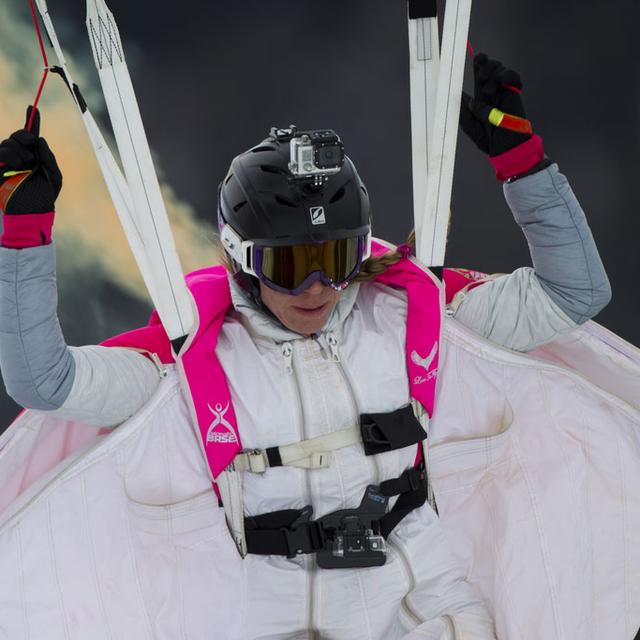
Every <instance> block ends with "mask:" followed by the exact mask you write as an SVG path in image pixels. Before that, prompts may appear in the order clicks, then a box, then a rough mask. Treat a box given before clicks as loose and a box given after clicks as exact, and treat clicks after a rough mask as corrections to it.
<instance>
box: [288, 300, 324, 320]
mask: <svg viewBox="0 0 640 640" xmlns="http://www.w3.org/2000/svg"><path fill="white" fill-rule="evenodd" d="M326 307H327V303H326V302H325V303H324V304H321V305H320V306H319V307H296V306H294V307H293V308H294V309H295V310H296V311H297V312H298V313H300V314H302V315H303V316H309V317H314V316H321V315H322V314H323V313H324V311H325V309H326Z"/></svg>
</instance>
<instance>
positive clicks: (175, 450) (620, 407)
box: [0, 320, 640, 640]
mask: <svg viewBox="0 0 640 640" xmlns="http://www.w3.org/2000/svg"><path fill="white" fill-rule="evenodd" d="M442 345H443V346H442V354H441V358H442V361H441V363H442V364H441V377H440V381H439V386H438V396H437V402H436V411H435V414H434V417H433V420H432V423H431V446H430V450H429V459H428V463H429V467H430V470H431V477H432V481H433V483H434V487H435V491H436V498H437V502H438V507H439V511H440V516H441V521H442V523H443V525H444V528H445V532H446V536H447V538H448V541H449V543H450V544H451V546H452V548H453V551H454V553H455V554H456V555H457V556H458V558H459V559H460V560H461V561H462V562H463V563H464V564H465V566H466V568H467V574H468V578H469V581H470V582H472V583H474V584H475V585H477V587H478V588H479V589H480V591H481V593H482V594H483V596H484V597H485V598H486V601H487V602H488V603H489V604H490V607H491V608H492V609H493V612H494V614H495V618H496V625H497V635H498V637H499V638H509V639H510V640H511V639H523V640H534V639H539V638H541V637H544V638H545V639H547V638H549V639H558V640H574V639H575V638H581V639H582V638H593V639H594V640H595V639H601V638H621V639H622V638H629V639H631V638H633V637H634V634H635V632H636V631H637V628H638V626H640V539H639V538H638V536H637V533H636V532H637V531H638V530H640V411H639V410H638V406H637V405H638V395H639V394H638V393H637V391H638V385H639V382H638V381H639V380H640V352H639V351H638V350H637V349H635V348H634V347H632V346H630V345H628V344H626V343H624V342H623V341H622V340H620V339H619V338H616V337H615V336H613V335H612V334H609V333H608V332H606V331H603V330H602V329H601V328H599V327H597V326H596V325H594V324H593V323H588V325H586V326H585V328H583V329H580V330H578V332H577V333H576V334H575V335H573V336H568V337H566V338H563V339H562V340H561V341H560V342H559V343H557V344H555V345H550V346H546V347H544V348H543V349H540V350H538V352H537V353H536V354H535V355H536V357H531V356H526V355H522V354H517V353H514V352H511V351H508V350H505V349H502V348H500V347H496V346H494V345H492V344H491V343H489V342H488V341H486V340H484V339H481V338H478V337H477V336H475V335H473V334H471V333H470V332H469V331H467V330H465V329H464V328H462V327H461V326H460V325H459V323H456V322H455V321H453V320H450V321H448V322H447V323H446V325H445V328H444V334H443V343H442ZM542 356H543V357H545V358H546V360H542V359H541V357H542ZM550 360H554V361H555V362H550ZM603 363H604V364H603ZM603 378H604V383H605V384H604V386H606V387H607V389H606V390H604V389H602V388H601V385H600V383H603ZM590 379H591V380H590ZM176 394H180V390H179V384H178V381H177V376H176V375H175V372H173V371H171V372H170V374H169V376H168V377H167V378H166V379H165V380H164V381H163V382H162V384H161V386H160V388H159V389H158V391H157V393H156V395H155V396H154V398H153V399H152V401H151V402H150V403H149V404H148V405H147V406H146V407H145V408H144V409H143V410H142V411H141V412H140V413H139V414H138V415H136V416H135V417H134V418H132V419H130V420H129V421H127V422H126V423H124V424H123V425H121V426H120V427H118V428H117V429H114V430H113V431H111V432H107V433H99V432H97V431H96V430H95V428H86V427H83V426H82V425H74V424H71V423H66V424H64V423H63V424H61V423H56V421H54V420H51V419H50V418H47V417H46V414H42V413H37V412H25V413H24V414H23V415H22V416H21V417H20V418H19V419H18V420H17V421H16V423H15V424H14V425H13V426H12V427H11V428H10V430H9V431H8V432H6V433H5V434H4V436H3V437H2V440H1V441H0V472H1V473H2V477H1V478H0V483H1V486H2V507H3V508H4V511H3V513H2V515H1V516H0V549H2V553H0V573H1V575H2V576H3V580H2V581H0V609H1V613H2V615H0V637H6V638H12V639H13V638H16V639H17V638H26V637H31V638H41V637H42V638H45V637H46V638H69V637H70V638H83V639H86V638H92V639H93V638H102V637H105V638H107V637H111V638H132V637H135V638H149V639H151V638H155V639H157V638H167V639H168V638H172V639H173V638H176V637H193V638H205V637H209V638H210V637H215V638H227V637H228V638H234V637H239V636H238V635H237V633H238V632H239V631H238V625H239V624H240V622H239V618H241V617H242V615H243V614H244V615H247V612H246V611H244V612H243V611H242V610H241V606H240V604H239V603H240V602H241V601H242V598H241V596H240V594H239V593H237V592H236V591H235V589H234V587H233V586H232V585H234V584H235V582H234V579H233V578H235V577H236V576H237V575H241V574H242V572H243V570H244V568H246V567H247V566H248V565H247V564H246V560H245V561H242V560H241V559H240V557H239V556H238V554H237V552H236V550H235V547H234V545H233V543H232V541H231V539H230V537H229V535H228V533H227V529H226V524H225V520H224V515H223V513H222V510H221V509H219V508H218V505H217V500H216V498H215V495H214V494H213V492H212V491H211V486H210V482H209V480H208V476H207V472H206V464H205V462H204V459H203V457H202V455H201V453H200V449H199V446H198V444H197V442H196V439H195V436H194V434H193V432H192V431H181V430H176V429H175V426H174V428H172V425H175V424H178V423H180V421H184V420H185V419H188V416H187V415H186V414H187V412H188V409H187V407H186V405H185V404H184V403H179V402H178V403H176V402H174V401H175V398H176ZM633 405H635V406H633ZM158 411H162V412H163V416H164V419H163V423H162V426H158V424H157V423H154V422H153V421H152V420H151V419H150V417H151V416H153V415H155V414H156V413H157V412H158ZM167 412H168V413H167ZM174 414H175V415H174ZM408 539H409V540H410V536H408ZM413 551H415V552H421V553H427V554H428V553H429V550H428V549H426V550H413ZM243 562H245V564H244V565H243V564H242V563H243ZM274 589H275V590H276V591H277V590H278V585H274ZM211 594H215V607H213V605H212V602H211ZM272 595H273V594H272ZM271 602H272V605H273V606H276V607H278V606H284V607H286V602H280V601H279V599H277V598H276V599H272V600H271ZM415 604H418V605H419V603H414V605H415ZM212 625H213V626H214V627H215V629H216V631H215V633H214V632H213V631H212ZM394 637H396V636H394ZM397 637H400V635H398V636H397Z"/></svg>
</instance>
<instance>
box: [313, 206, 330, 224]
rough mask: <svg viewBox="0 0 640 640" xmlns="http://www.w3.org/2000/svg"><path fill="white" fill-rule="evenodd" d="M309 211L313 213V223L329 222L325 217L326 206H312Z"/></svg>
mask: <svg viewBox="0 0 640 640" xmlns="http://www.w3.org/2000/svg"><path fill="white" fill-rule="evenodd" d="M309 213H310V214H311V224H327V220H326V218H325V217H324V207H311V208H310V209H309Z"/></svg>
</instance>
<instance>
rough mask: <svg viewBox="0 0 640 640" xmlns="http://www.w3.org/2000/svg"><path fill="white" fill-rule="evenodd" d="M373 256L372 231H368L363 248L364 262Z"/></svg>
mask: <svg viewBox="0 0 640 640" xmlns="http://www.w3.org/2000/svg"><path fill="white" fill-rule="evenodd" d="M370 257H371V231H369V233H367V235H366V236H365V239H364V248H363V249H362V262H364V261H365V260H368V259H369V258H370Z"/></svg>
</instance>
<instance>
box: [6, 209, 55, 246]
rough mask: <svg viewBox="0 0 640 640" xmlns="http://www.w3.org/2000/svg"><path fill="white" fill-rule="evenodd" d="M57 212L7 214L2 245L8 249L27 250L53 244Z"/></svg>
mask: <svg viewBox="0 0 640 640" xmlns="http://www.w3.org/2000/svg"><path fill="white" fill-rule="evenodd" d="M54 217H55V212H53V211H51V212H50V213H25V214H13V215H12V214H9V215H7V214H5V215H3V216H2V227H3V228H2V235H1V236H0V244H1V245H2V246H3V247H7V248H8V249H27V248H29V247H40V246H42V245H44V244H51V229H52V228H53V219H54Z"/></svg>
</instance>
